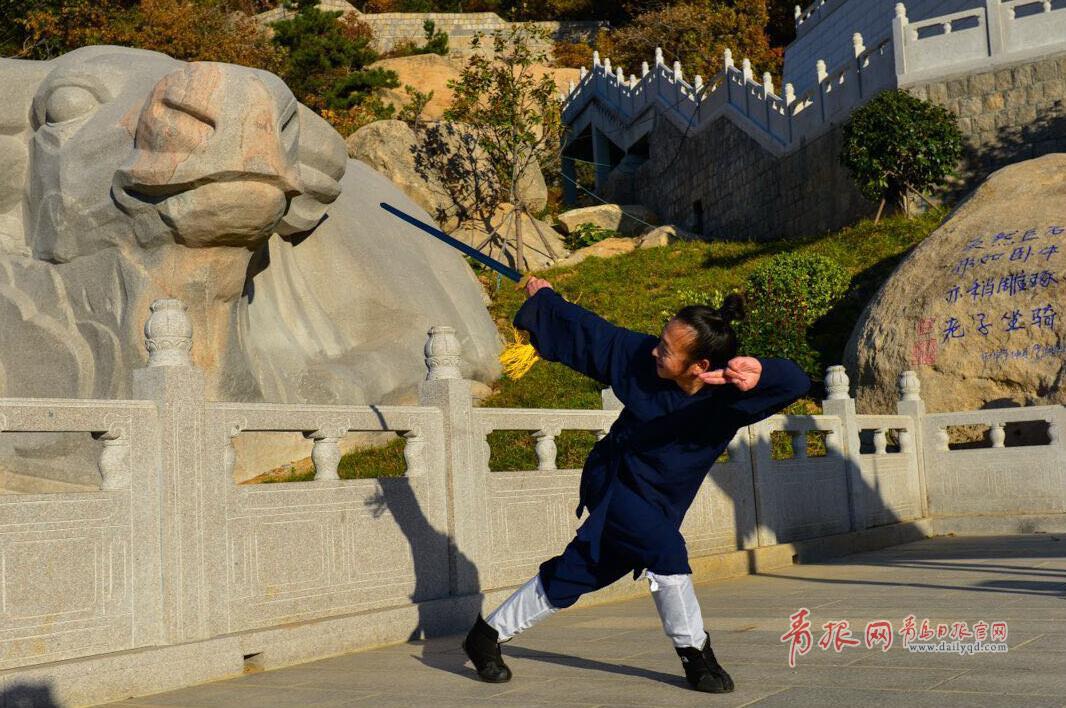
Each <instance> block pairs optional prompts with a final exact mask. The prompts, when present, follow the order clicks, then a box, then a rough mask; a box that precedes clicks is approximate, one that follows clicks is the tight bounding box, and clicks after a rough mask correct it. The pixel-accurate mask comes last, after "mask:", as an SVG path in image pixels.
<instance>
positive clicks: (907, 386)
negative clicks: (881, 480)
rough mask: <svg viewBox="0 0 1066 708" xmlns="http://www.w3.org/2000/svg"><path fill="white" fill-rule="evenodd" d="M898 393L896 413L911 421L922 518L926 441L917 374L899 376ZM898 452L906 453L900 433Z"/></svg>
mask: <svg viewBox="0 0 1066 708" xmlns="http://www.w3.org/2000/svg"><path fill="white" fill-rule="evenodd" d="M896 387H897V390H898V392H899V400H898V401H896V413H898V414H899V415H905V416H907V417H909V418H910V419H911V420H912V421H913V425H912V430H914V440H913V441H909V442H913V443H914V445H913V448H912V449H913V452H914V454H913V458H914V464H916V465H917V466H918V494H919V495H920V502H921V509H922V516H923V517H924V516H929V497H928V492H927V491H926V475H925V470H926V455H925V453H926V449H925V445H926V440H925V435H926V432H925V428H924V425H925V401H923V400H922V384H921V381H920V380H919V379H918V372H917V371H912V370H909V369H908V370H907V371H904V372H903V373H901V374H900V375H899V381H898V382H897V384H896ZM900 435H901V437H900V452H908V450H904V449H903V438H902V433H901V434H900ZM943 445H944V447H943V449H944V450H946V449H947V431H944V442H943Z"/></svg>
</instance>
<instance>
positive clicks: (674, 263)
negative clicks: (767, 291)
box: [257, 211, 945, 481]
mask: <svg viewBox="0 0 1066 708" xmlns="http://www.w3.org/2000/svg"><path fill="white" fill-rule="evenodd" d="M944 214H945V212H943V211H935V212H930V213H927V214H923V215H921V216H917V217H915V218H912V219H910V220H907V219H905V218H902V217H892V218H888V219H883V220H882V221H881V223H879V224H877V225H875V224H874V223H873V222H872V221H863V222H860V223H858V224H856V225H855V226H852V227H849V228H846V229H843V230H841V231H837V232H833V233H828V234H823V235H820V236H814V237H809V238H805V239H801V240H797V239H791V240H787V241H786V240H781V241H767V242H744V241H715V242H712V243H707V242H703V241H698V242H679V243H674V244H671V245H669V246H666V247H662V248H650V249H646V250H641V251H634V252H632V253H628V254H624V255H620V256H615V257H613V258H609V259H602V258H595V257H593V258H588V259H586V260H585V261H582V262H581V263H579V264H577V265H574V266H570V267H563V268H552V269H548V270H545V271H543V272H539V273H537V275H539V276H541V277H543V278H547V279H548V280H549V281H550V282H551V284H552V286H553V287H554V288H555V290H556V291H558V292H559V293H560V294H561V295H563V296H564V297H565V298H566V299H567V300H569V301H571V302H575V303H577V304H579V305H581V306H583V307H586V308H588V309H590V310H592V311H594V312H596V313H597V314H599V315H600V316H602V317H604V318H606V319H608V320H610V321H611V322H614V323H615V324H618V325H621V326H623V327H627V328H629V329H633V330H638V331H641V332H648V333H652V334H656V335H658V334H659V333H660V332H661V331H662V327H663V325H664V324H665V322H666V320H667V319H668V318H669V315H670V314H671V313H673V312H676V311H677V310H678V309H680V308H681V307H682V306H684V305H686V304H689V303H688V302H687V301H686V299H685V293H691V292H699V293H703V292H710V291H712V290H714V289H717V290H719V291H721V292H728V291H729V290H731V289H733V288H740V287H741V286H742V284H743V282H744V279H745V278H746V277H747V275H748V273H750V272H751V271H752V269H753V268H755V267H756V266H758V265H759V264H760V263H762V262H764V261H766V260H767V259H768V258H770V257H771V256H773V255H774V254H777V253H783V252H788V251H792V252H798V253H815V254H819V255H823V256H827V257H829V258H832V259H833V260H835V261H837V262H838V263H839V264H841V265H842V266H844V267H845V268H846V269H847V270H848V271H849V272H850V273H851V275H852V283H851V288H850V289H849V291H848V293H847V294H846V295H845V297H844V299H843V300H842V301H841V302H840V303H839V304H838V305H837V306H836V307H835V308H834V309H833V310H832V311H831V312H830V313H829V314H828V315H826V316H825V317H823V318H822V319H821V320H819V321H818V322H816V323H815V325H814V327H813V328H812V333H811V345H812V347H813V348H814V349H815V350H816V351H817V352H818V354H819V356H820V367H819V370H818V371H809V372H808V373H809V374H811V375H812V377H814V379H815V380H816V381H821V380H822V377H823V376H824V372H825V367H827V366H830V365H832V364H839V363H841V361H842V358H843V352H844V346H845V344H846V343H847V340H848V338H849V336H850V335H851V330H852V328H853V327H854V325H855V322H856V321H857V320H858V318H859V315H860V314H861V312H862V309H863V307H865V305H866V303H867V302H869V300H870V299H871V298H872V297H873V295H874V294H875V293H876V292H877V289H878V288H879V287H880V285H881V283H882V282H884V280H885V279H886V278H887V277H888V276H889V275H890V274H891V273H892V271H893V270H894V269H895V267H896V265H897V264H898V263H899V262H900V260H902V259H903V257H904V256H906V255H907V253H909V252H910V250H911V249H912V248H914V246H916V245H917V244H918V243H920V242H921V241H922V240H923V239H924V238H925V237H926V236H928V235H929V234H930V233H932V232H933V231H934V230H935V229H936V227H937V226H938V225H939V223H940V221H941V219H942V218H943V216H944ZM476 272H477V273H478V277H479V278H480V279H482V281H483V282H484V283H485V284H486V285H487V287H488V290H489V292H490V294H492V295H493V302H492V305H491V306H490V308H489V311H490V313H491V315H492V317H493V318H494V319H495V320H496V322H497V325H498V326H499V327H500V329H501V331H503V332H508V331H509V327H508V325H509V323H510V322H511V319H512V318H513V317H514V314H515V312H516V311H517V310H518V308H519V306H520V305H521V304H522V302H523V301H524V300H525V293H524V292H522V291H517V290H515V289H514V284H513V283H511V282H510V281H508V280H502V282H500V284H499V287H498V288H497V286H496V284H497V278H496V274H495V273H494V272H492V271H490V270H488V269H481V268H480V267H479V268H477V269H476ZM741 351H742V353H745V354H750V355H755V356H758V355H759V354H760V353H759V352H754V351H747V350H745V349H744V348H743V342H741ZM812 394H813V397H812V398H808V399H801V400H799V401H797V402H796V403H794V404H793V405H792V406H790V407H789V408H787V409H786V412H788V413H799V414H815V413H820V412H821V404H820V399H821V392H820V390H819V388H818V387H815V388H814V389H812ZM483 405H484V406H491V407H497V408H512V407H513V408H584V409H589V408H599V407H600V385H599V384H598V383H597V382H595V381H593V380H592V379H589V378H588V377H586V376H583V375H581V374H578V373H577V372H575V371H573V370H571V369H569V368H567V367H565V366H563V365H562V364H558V363H553V362H547V361H540V362H538V363H537V364H536V365H535V366H534V367H533V368H532V369H531V370H530V371H529V373H527V374H526V375H525V376H524V377H522V378H521V379H518V380H509V379H507V378H502V379H500V380H498V381H496V382H495V383H494V384H493V395H492V396H490V397H489V398H488V399H486V400H485V402H484V403H483ZM594 442H595V436H594V435H593V434H592V433H589V432H584V431H564V432H563V434H562V435H560V436H559V438H557V440H556V443H557V446H558V450H559V454H558V466H559V468H561V469H567V468H580V467H581V466H582V464H583V462H584V458H585V455H586V454H587V453H588V450H589V448H590V447H591V446H592V444H593V443H594ZM489 443H490V445H491V447H492V455H491V459H490V468H491V469H493V470H515V469H526V470H528V469H536V455H535V453H534V448H533V443H534V441H533V438H532V436H531V435H530V434H529V433H525V432H520V431H495V432H493V433H492V434H491V435H490V436H489ZM821 447H822V445H821V444H820V441H819V440H818V438H816V437H814V436H812V439H811V441H810V443H809V452H810V454H811V455H815V454H819V451H820V448H821ZM774 449H775V453H778V452H780V453H783V452H784V451H785V450H787V449H790V448H789V443H788V441H787V436H778V437H776V438H775V441H774ZM342 468H343V470H344V471H342V473H341V476H342V477H345V478H354V477H381V476H396V475H400V474H402V473H403V456H402V440H398V441H396V442H394V443H391V444H390V445H389V446H388V447H385V448H379V449H371V450H359V451H355V452H352V453H350V454H348V455H346V456H345V458H344V460H343V461H342ZM277 472H278V471H277V470H275V471H274V473H270V474H271V475H273V476H274V477H275V479H274V481H281V480H282V479H284V475H283V474H280V473H279V474H275V473H277ZM305 474H308V475H309V474H310V472H309V471H307V472H305ZM257 479H260V481H267V480H265V479H261V478H257Z"/></svg>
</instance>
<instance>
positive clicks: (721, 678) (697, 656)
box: [674, 637, 733, 693]
mask: <svg viewBox="0 0 1066 708" xmlns="http://www.w3.org/2000/svg"><path fill="white" fill-rule="evenodd" d="M674 651H676V652H677V655H678V656H680V657H681V664H682V666H684V667H685V678H686V679H688V682H689V684H690V685H691V686H692V687H693V688H694V689H696V690H697V691H706V692H707V693H729V692H730V691H732V690H733V679H732V678H731V677H730V676H729V674H727V673H726V672H725V669H723V668H722V667H721V666H719V665H718V660H717V659H715V658H714V652H713V651H712V650H711V638H710V637H707V639H706V641H704V642H703V649H697V648H696V647H674Z"/></svg>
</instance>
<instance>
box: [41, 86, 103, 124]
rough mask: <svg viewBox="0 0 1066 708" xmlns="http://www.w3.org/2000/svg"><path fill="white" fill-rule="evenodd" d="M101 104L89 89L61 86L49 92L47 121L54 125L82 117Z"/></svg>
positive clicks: (46, 110) (45, 110)
mask: <svg viewBox="0 0 1066 708" xmlns="http://www.w3.org/2000/svg"><path fill="white" fill-rule="evenodd" d="M99 105H100V101H98V100H97V98H96V96H95V95H93V93H92V92H91V91H89V90H88V89H84V88H82V87H81V86H60V87H58V88H56V89H55V90H53V91H52V92H51V93H50V94H48V100H47V101H46V102H45V107H44V119H45V122H46V123H48V124H50V125H54V124H57V123H66V122H67V121H71V120H75V119H76V118H81V117H82V116H84V115H86V114H88V113H90V112H92V111H93V110H95V109H96V107H97V106H99Z"/></svg>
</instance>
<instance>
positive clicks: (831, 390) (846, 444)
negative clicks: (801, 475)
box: [822, 364, 873, 531]
mask: <svg viewBox="0 0 1066 708" xmlns="http://www.w3.org/2000/svg"><path fill="white" fill-rule="evenodd" d="M849 386H850V381H849V380H848V374H847V371H845V369H844V367H843V366H840V365H839V364H837V365H835V366H830V367H829V368H828V369H826V374H825V389H826V392H827V395H828V398H826V399H825V400H824V401H822V412H823V413H824V414H825V415H832V416H836V417H838V418H839V419H840V434H841V435H840V440H839V450H840V454H841V455H843V457H844V469H845V472H846V479H847V482H848V507H849V509H848V513H849V519H850V527H851V530H852V531H858V530H860V529H863V528H865V526H866V522H865V520H866V505H867V502H866V495H867V493H868V492H867V490H869V489H872V488H873V483H872V480H868V479H864V478H863V472H862V464H861V463H860V458H859V449H860V447H859V446H860V443H859V425H858V420H857V419H856V417H855V400H854V399H853V398H851V396H850V394H849Z"/></svg>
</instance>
